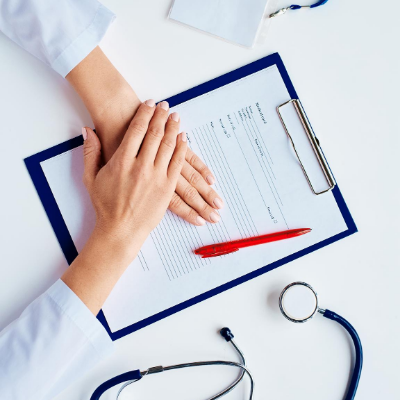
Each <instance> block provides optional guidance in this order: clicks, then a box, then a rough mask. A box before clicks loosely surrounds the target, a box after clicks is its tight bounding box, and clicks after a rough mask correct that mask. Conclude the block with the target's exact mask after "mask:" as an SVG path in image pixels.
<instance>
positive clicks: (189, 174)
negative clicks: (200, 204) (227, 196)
mask: <svg viewBox="0 0 400 400" xmlns="http://www.w3.org/2000/svg"><path fill="white" fill-rule="evenodd" d="M181 174H182V176H183V177H184V178H185V179H186V180H187V181H188V182H189V184H190V185H192V186H193V187H194V188H195V189H196V190H197V191H198V192H199V194H200V196H201V197H202V198H203V199H204V200H205V201H206V202H207V203H208V204H209V205H210V206H211V207H213V208H217V209H220V208H222V207H223V206H224V202H223V201H222V199H221V198H220V197H219V196H218V194H217V192H216V191H215V190H214V189H212V188H211V187H210V186H209V185H208V184H207V182H206V181H205V180H204V178H203V177H202V176H201V175H200V173H199V172H197V171H196V170H195V169H194V168H193V167H192V166H191V165H190V164H189V163H188V162H187V161H186V162H185V163H184V164H183V168H182V172H181Z"/></svg>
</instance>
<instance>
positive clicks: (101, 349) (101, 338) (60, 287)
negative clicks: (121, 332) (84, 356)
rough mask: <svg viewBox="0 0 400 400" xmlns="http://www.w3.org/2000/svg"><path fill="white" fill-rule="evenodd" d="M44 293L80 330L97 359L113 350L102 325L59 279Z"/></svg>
mask: <svg viewBox="0 0 400 400" xmlns="http://www.w3.org/2000/svg"><path fill="white" fill-rule="evenodd" d="M46 294H47V295H48V296H50V297H51V299H52V300H53V301H54V302H55V303H56V304H57V305H58V306H59V307H60V309H61V310H62V312H63V313H64V314H65V315H66V316H68V317H69V318H70V320H71V321H72V322H73V323H74V324H75V325H76V326H77V327H78V328H79V329H80V330H81V331H82V333H83V334H84V335H85V336H86V338H87V339H88V341H89V342H90V343H91V344H92V346H93V347H94V349H95V350H96V353H97V354H98V356H99V359H102V358H105V357H107V356H109V355H110V354H111V353H112V352H113V348H114V345H113V342H112V340H111V338H110V336H109V335H108V333H107V332H106V330H105V328H104V326H103V325H102V324H101V323H100V321H99V320H98V319H97V318H96V317H95V316H94V315H93V314H92V312H91V311H90V310H89V309H88V308H87V307H86V305H85V304H84V303H83V302H82V300H81V299H80V298H79V297H78V296H77V295H76V294H75V293H74V292H73V291H72V290H71V289H70V288H69V287H68V286H67V285H66V284H65V283H64V282H63V281H62V280H61V279H59V280H58V281H57V282H56V283H54V284H53V286H51V287H50V288H49V289H48V290H47V291H46Z"/></svg>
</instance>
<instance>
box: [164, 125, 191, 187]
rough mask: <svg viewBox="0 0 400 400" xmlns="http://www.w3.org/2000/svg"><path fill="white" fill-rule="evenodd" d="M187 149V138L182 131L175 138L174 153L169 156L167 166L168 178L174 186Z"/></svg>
mask: <svg viewBox="0 0 400 400" xmlns="http://www.w3.org/2000/svg"><path fill="white" fill-rule="evenodd" d="M186 150H187V138H186V133H185V132H182V133H181V134H179V135H178V136H177V138H176V146H175V150H174V154H173V155H172V157H171V161H170V163H169V166H168V171H167V174H168V178H170V179H171V180H172V181H173V182H174V186H176V184H177V181H178V178H179V177H180V174H181V172H182V167H183V164H184V163H185V154H186Z"/></svg>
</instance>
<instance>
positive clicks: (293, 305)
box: [90, 282, 363, 400]
mask: <svg viewBox="0 0 400 400" xmlns="http://www.w3.org/2000/svg"><path fill="white" fill-rule="evenodd" d="M279 308H280V310H281V312H282V314H283V316H284V317H285V318H286V319H288V320H289V321H291V322H295V323H304V322H306V321H309V320H310V319H312V318H313V317H314V315H315V314H317V313H319V314H322V315H323V316H324V317H325V318H328V319H331V320H332V321H336V322H337V323H339V324H340V325H342V326H343V328H345V329H346V330H347V332H348V333H349V334H350V336H351V338H352V340H353V343H354V348H355V354H356V358H355V363H354V369H353V373H352V376H351V380H350V384H349V387H348V390H347V393H346V396H345V398H344V400H353V399H354V397H355V395H356V391H357V387H358V382H359V380H360V376H361V369H362V363H363V351H362V346H361V341H360V338H359V336H358V334H357V332H356V330H355V329H354V328H353V326H352V325H351V324H350V323H349V322H348V321H346V320H345V319H344V318H343V317H341V316H340V315H338V314H336V313H334V312H333V311H330V310H324V309H322V308H319V306H318V296H317V293H316V292H315V290H314V289H313V288H312V287H311V286H310V285H308V284H307V283H304V282H293V283H291V284H290V285H288V286H286V287H285V288H284V289H283V290H282V292H281V294H280V296H279ZM219 333H220V335H221V336H222V337H223V338H224V339H225V340H226V341H227V342H229V343H231V345H232V346H233V348H234V349H235V350H236V352H237V353H238V355H239V358H240V362H234V361H223V360H215V361H197V362H191V363H185V364H175V365H169V366H167V367H162V366H156V367H152V368H149V369H146V370H144V371H140V370H134V371H129V372H126V373H124V374H121V375H118V376H115V377H114V378H112V379H110V380H108V381H106V382H104V383H102V384H101V385H100V386H99V387H98V388H97V389H96V390H95V391H94V392H93V394H92V396H91V398H90V400H99V399H100V397H101V396H102V395H103V394H104V393H105V392H106V391H107V390H109V389H111V388H113V387H115V386H117V385H120V384H122V386H121V387H120V389H119V390H118V393H117V397H116V400H118V399H119V397H120V395H121V393H122V391H123V390H124V389H125V388H126V387H127V386H129V385H131V384H132V383H134V382H137V381H139V380H141V379H143V378H144V377H146V376H148V375H152V374H157V373H160V372H164V371H172V370H177V369H182V368H189V367H204V366H209V365H222V366H227V367H234V368H238V369H239V370H240V374H239V376H238V377H237V378H236V379H235V380H234V381H233V382H232V383H231V384H230V385H229V386H228V387H227V388H225V389H224V390H222V391H221V392H219V393H217V394H216V395H215V396H213V397H210V398H209V399H208V400H216V399H218V398H220V397H222V396H225V395H226V394H227V393H229V392H230V391H232V390H233V389H234V388H235V387H236V386H237V385H238V384H239V383H240V382H241V381H242V379H243V378H244V376H245V375H247V376H248V377H249V380H250V391H249V400H252V399H253V392H254V379H253V376H252V375H251V373H250V371H249V370H248V368H247V366H246V360H245V358H244V355H243V353H242V351H241V350H240V349H239V347H238V346H237V344H236V343H235V341H234V340H233V338H234V336H233V334H232V332H231V330H230V329H229V328H222V329H221V330H220V332H219Z"/></svg>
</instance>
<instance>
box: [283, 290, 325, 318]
mask: <svg viewBox="0 0 400 400" xmlns="http://www.w3.org/2000/svg"><path fill="white" fill-rule="evenodd" d="M279 308H280V310H281V313H282V314H283V316H284V317H285V318H286V319H288V320H289V321H291V322H295V323H303V322H306V321H308V320H309V319H311V318H312V317H314V315H315V313H316V312H317V311H319V312H320V313H321V314H323V312H324V311H325V310H322V309H320V308H318V295H317V293H316V291H315V290H314V289H313V288H312V287H311V286H310V285H309V284H308V283H305V282H293V283H291V284H290V285H287V286H286V287H285V288H284V289H283V290H282V292H281V295H280V296H279Z"/></svg>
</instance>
